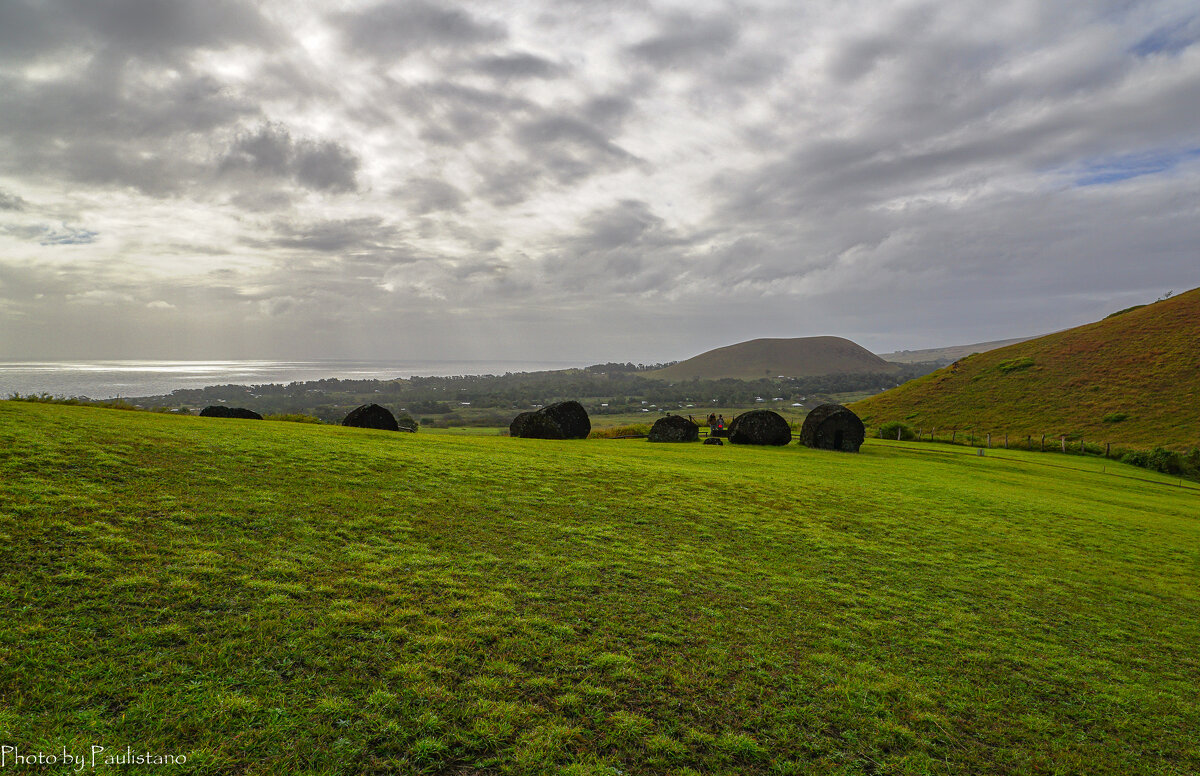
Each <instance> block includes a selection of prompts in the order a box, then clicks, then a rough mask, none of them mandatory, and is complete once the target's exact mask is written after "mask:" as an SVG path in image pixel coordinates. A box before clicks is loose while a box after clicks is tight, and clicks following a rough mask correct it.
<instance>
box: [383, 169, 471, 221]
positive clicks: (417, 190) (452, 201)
mask: <svg viewBox="0 0 1200 776" xmlns="http://www.w3.org/2000/svg"><path fill="white" fill-rule="evenodd" d="M396 194H397V196H399V197H400V198H401V199H403V200H405V201H406V202H408V204H409V211H410V212H412V213H414V214H416V215H427V214H429V213H438V212H445V211H451V212H457V211H460V210H462V207H463V202H464V201H465V200H466V195H465V194H464V193H463V192H462V191H461V190H459V189H458V188H456V187H455V186H452V185H451V184H449V183H447V182H445V181H443V180H438V179H435V178H413V179H412V180H410V181H408V182H407V183H405V184H404V185H403V186H402V187H400V188H399V189H397V190H396Z"/></svg>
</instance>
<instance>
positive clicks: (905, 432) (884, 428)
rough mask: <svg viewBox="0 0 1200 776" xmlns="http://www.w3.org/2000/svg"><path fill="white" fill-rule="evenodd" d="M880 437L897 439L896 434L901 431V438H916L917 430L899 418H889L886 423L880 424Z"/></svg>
mask: <svg viewBox="0 0 1200 776" xmlns="http://www.w3.org/2000/svg"><path fill="white" fill-rule="evenodd" d="M878 431H879V438H880V439H896V438H897V437H896V434H897V432H899V434H900V437H899V438H900V439H916V438H917V432H915V431H913V427H912V426H910V425H908V424H907V423H901V422H900V421H898V420H889V421H887V422H886V423H880V424H879V429H878Z"/></svg>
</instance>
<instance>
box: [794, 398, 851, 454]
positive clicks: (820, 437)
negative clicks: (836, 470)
mask: <svg viewBox="0 0 1200 776" xmlns="http://www.w3.org/2000/svg"><path fill="white" fill-rule="evenodd" d="M866 435H867V432H866V429H865V428H863V422H862V420H860V419H859V417H858V416H857V415H855V414H854V413H853V412H851V411H850V410H848V409H846V408H845V407H843V406H842V405H840V404H822V405H821V406H819V407H814V408H813V410H812V412H810V413H808V417H806V418H805V419H804V425H803V426H801V427H800V444H802V445H804V446H805V447H813V448H816V449H818V450H840V451H842V452H844V453H857V452H858V448H860V447H862V443H863V438H865V437H866Z"/></svg>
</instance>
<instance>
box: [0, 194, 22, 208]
mask: <svg viewBox="0 0 1200 776" xmlns="http://www.w3.org/2000/svg"><path fill="white" fill-rule="evenodd" d="M28 206H29V203H28V202H26V201H25V200H23V199H21V198H20V197H18V196H17V195H16V194H9V193H8V192H7V191H0V210H24V209H25V208H26V207H28Z"/></svg>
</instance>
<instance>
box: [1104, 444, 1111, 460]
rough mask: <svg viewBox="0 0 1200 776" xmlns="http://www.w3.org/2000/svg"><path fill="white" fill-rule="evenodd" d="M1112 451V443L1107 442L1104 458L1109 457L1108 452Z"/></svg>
mask: <svg viewBox="0 0 1200 776" xmlns="http://www.w3.org/2000/svg"><path fill="white" fill-rule="evenodd" d="M1111 449H1112V442H1107V443H1105V445H1104V457H1105V458H1107V457H1108V451H1109V450H1111Z"/></svg>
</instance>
